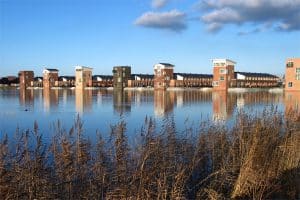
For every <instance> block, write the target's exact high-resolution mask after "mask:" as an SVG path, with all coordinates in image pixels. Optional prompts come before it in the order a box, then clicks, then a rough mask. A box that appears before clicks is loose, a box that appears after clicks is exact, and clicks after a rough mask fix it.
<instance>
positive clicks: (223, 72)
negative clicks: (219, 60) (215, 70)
mask: <svg viewBox="0 0 300 200" xmlns="http://www.w3.org/2000/svg"><path fill="white" fill-rule="evenodd" d="M219 73H220V74H227V69H220V71H219Z"/></svg>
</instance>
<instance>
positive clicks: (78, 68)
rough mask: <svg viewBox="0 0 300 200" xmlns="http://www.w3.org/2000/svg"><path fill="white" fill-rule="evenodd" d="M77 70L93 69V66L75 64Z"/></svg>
mask: <svg viewBox="0 0 300 200" xmlns="http://www.w3.org/2000/svg"><path fill="white" fill-rule="evenodd" d="M75 70H83V71H92V70H93V68H91V67H85V66H75Z"/></svg>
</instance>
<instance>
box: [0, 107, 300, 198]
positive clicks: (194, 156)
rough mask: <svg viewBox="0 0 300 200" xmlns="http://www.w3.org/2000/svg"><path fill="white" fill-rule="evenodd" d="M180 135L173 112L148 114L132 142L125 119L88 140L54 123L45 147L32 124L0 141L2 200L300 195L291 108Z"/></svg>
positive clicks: (299, 143) (296, 125)
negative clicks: (157, 117) (159, 116)
mask: <svg viewBox="0 0 300 200" xmlns="http://www.w3.org/2000/svg"><path fill="white" fill-rule="evenodd" d="M157 130H158V131H157ZM184 133H185V134H180V136H178V135H179V134H177V132H176V126H175V124H174V120H173V118H172V117H169V118H167V119H166V120H165V121H164V122H163V125H162V127H160V128H158V127H156V123H155V121H153V120H152V119H149V118H146V119H145V123H144V125H143V127H142V128H141V129H140V134H139V135H140V138H139V142H138V144H136V145H129V144H128V141H127V137H126V135H127V134H126V122H124V121H121V122H120V123H118V124H116V125H113V126H111V131H110V138H109V139H107V140H104V139H103V138H102V137H101V134H100V133H99V132H98V133H97V135H98V139H97V141H93V144H92V142H91V141H89V140H88V138H86V136H85V133H84V131H83V124H82V122H81V120H80V119H77V120H76V121H75V122H74V126H73V128H71V129H70V130H65V129H64V128H62V125H61V124H60V123H59V122H57V123H56V125H55V130H54V135H55V136H54V137H53V138H52V141H51V142H50V143H49V144H47V145H46V144H44V143H43V139H42V135H41V134H40V133H39V128H38V125H37V124H36V123H34V125H33V128H32V130H27V131H25V132H20V131H19V130H17V131H16V133H15V137H14V139H12V140H9V139H8V137H4V138H2V140H1V141H0V199H228V198H234V199H266V198H280V199H297V198H299V185H300V184H299V179H300V177H299V174H300V173H299V169H300V149H299V147H300V115H298V114H297V113H295V112H293V111H290V112H289V113H288V114H287V115H286V116H285V117H284V116H283V114H282V113H278V112H277V111H276V110H266V111H265V112H263V114H262V115H261V116H251V115H247V114H245V113H240V114H239V115H238V117H237V120H236V123H235V125H233V127H232V128H230V129H228V128H226V127H224V126H221V125H216V124H213V123H203V124H201V125H199V129H197V130H195V129H193V128H189V127H187V128H186V130H185V132H184ZM195 133H196V135H197V136H194V135H195ZM94 143H95V145H94Z"/></svg>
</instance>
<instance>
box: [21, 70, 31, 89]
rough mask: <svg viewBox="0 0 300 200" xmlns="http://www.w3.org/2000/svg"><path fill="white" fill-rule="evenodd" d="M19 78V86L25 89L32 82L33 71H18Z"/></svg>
mask: <svg viewBox="0 0 300 200" xmlns="http://www.w3.org/2000/svg"><path fill="white" fill-rule="evenodd" d="M19 79H20V88H21V89H26V88H28V87H31V86H32V85H31V84H32V82H33V80H34V72H33V71H20V72H19Z"/></svg>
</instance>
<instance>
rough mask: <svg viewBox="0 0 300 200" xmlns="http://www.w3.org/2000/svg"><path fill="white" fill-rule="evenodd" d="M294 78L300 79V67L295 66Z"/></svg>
mask: <svg viewBox="0 0 300 200" xmlns="http://www.w3.org/2000/svg"><path fill="white" fill-rule="evenodd" d="M296 80H297V81H299V80H300V68H296Z"/></svg>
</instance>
